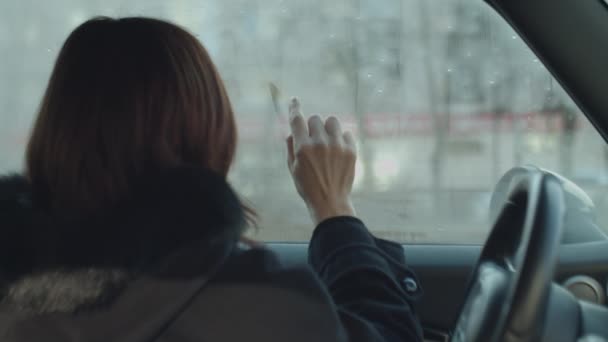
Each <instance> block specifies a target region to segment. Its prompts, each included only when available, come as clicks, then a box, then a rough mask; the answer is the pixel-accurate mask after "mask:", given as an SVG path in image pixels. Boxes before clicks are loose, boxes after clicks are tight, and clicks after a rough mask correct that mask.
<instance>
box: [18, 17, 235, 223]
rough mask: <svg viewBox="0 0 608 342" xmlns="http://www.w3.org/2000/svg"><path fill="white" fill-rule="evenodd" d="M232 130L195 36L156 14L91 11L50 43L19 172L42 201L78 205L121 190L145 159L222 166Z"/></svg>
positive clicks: (88, 205) (107, 199) (229, 154)
mask: <svg viewBox="0 0 608 342" xmlns="http://www.w3.org/2000/svg"><path fill="white" fill-rule="evenodd" d="M236 139H237V132H236V126H235V122H234V116H233V112H232V108H231V105H230V102H229V100H228V96H227V94H226V91H225V88H224V85H223V83H222V81H221V79H220V76H219V74H218V72H217V70H216V68H215V66H214V65H213V63H212V61H211V59H210V57H209V55H208V53H207V52H206V51H205V49H204V48H203V46H202V45H201V44H200V43H199V42H198V40H197V39H196V38H195V37H193V36H192V35H191V34H190V33H188V32H187V31H185V30H184V29H181V28H180V27H178V26H175V25H173V24H170V23H167V22H164V21H160V20H155V19H147V18H124V19H110V18H95V19H92V20H89V21H87V22H85V23H84V24H82V25H81V26H79V27H78V28H76V29H75V30H74V31H73V32H72V34H71V35H70V36H69V37H68V39H67V40H66V42H65V43H64V45H63V48H62V49H61V52H60V53H59V57H58V59H57V62H56V64H55V68H54V70H53V72H52V75H51V78H50V81H49V84H48V87H47V89H46V93H45V94H44V98H43V100H42V103H41V107H40V111H39V113H38V118H37V120H36V122H35V125H34V128H33V131H32V135H31V138H30V141H29V146H28V150H27V156H26V174H27V176H28V178H29V180H30V182H31V184H32V188H33V189H34V192H35V193H36V194H37V195H38V196H39V197H41V198H43V199H45V201H46V202H47V203H48V204H49V205H50V207H51V208H53V209H54V210H58V211H65V212H66V213H68V212H71V213H74V212H79V213H84V212H89V211H93V210H97V209H100V208H103V207H105V206H107V205H109V204H112V203H113V202H115V201H117V200H120V199H121V198H122V197H123V196H125V195H126V194H128V192H129V191H130V187H131V185H132V182H133V181H134V180H135V179H137V177H138V175H140V174H141V173H142V172H144V171H146V169H147V168H156V167H161V168H163V167H174V166H176V167H178V166H180V165H191V166H192V165H193V166H200V167H204V168H208V169H211V170H213V171H215V172H217V173H219V174H221V175H223V176H226V174H227V173H228V171H229V168H230V165H231V164H232V161H233V157H234V153H235V147H236Z"/></svg>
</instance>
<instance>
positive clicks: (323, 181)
mask: <svg viewBox="0 0 608 342" xmlns="http://www.w3.org/2000/svg"><path fill="white" fill-rule="evenodd" d="M289 117H290V125H291V135H290V136H289V137H288V138H287V150H288V156H289V157H288V165H289V171H290V172H291V176H292V177H293V180H294V183H295V185H296V189H297V190H298V193H299V194H300V196H302V199H304V202H305V203H306V205H307V207H308V210H309V211H310V214H311V216H312V218H313V220H314V222H315V224H319V223H321V222H322V221H323V220H325V219H328V218H331V217H335V216H355V209H354V208H353V205H352V203H351V199H350V193H351V190H352V187H353V181H354V179H355V161H356V159H357V151H356V143H355V140H354V138H353V136H352V134H351V133H350V132H344V133H343V132H342V128H341V127H340V122H339V121H338V119H336V118H335V117H330V118H329V119H327V120H326V121H325V123H323V121H322V120H321V118H320V117H319V116H317V115H314V116H311V117H310V119H309V120H308V125H307V124H306V121H305V120H304V117H303V116H302V113H301V112H300V103H299V101H298V100H297V99H296V98H294V99H292V100H291V103H290V104H289Z"/></svg>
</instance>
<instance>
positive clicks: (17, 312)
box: [0, 168, 422, 342]
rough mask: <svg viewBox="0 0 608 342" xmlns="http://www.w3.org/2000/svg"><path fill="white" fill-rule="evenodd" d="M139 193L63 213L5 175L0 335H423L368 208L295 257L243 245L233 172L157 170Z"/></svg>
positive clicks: (53, 338)
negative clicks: (365, 215) (304, 256)
mask: <svg viewBox="0 0 608 342" xmlns="http://www.w3.org/2000/svg"><path fill="white" fill-rule="evenodd" d="M132 193H133V195H132V196H131V197H130V198H128V199H125V200H123V201H121V202H120V203H119V204H117V205H116V206H115V207H113V208H112V209H108V210H106V211H104V212H100V213H96V214H92V215H86V217H85V218H82V217H81V216H84V215H73V217H71V218H67V217H65V215H63V216H62V217H58V216H57V215H54V214H53V213H52V211H51V210H49V209H48V208H46V207H45V205H43V204H42V203H44V201H41V200H38V199H37V198H38V197H37V195H34V194H32V191H31V189H30V187H29V186H28V183H27V182H26V180H25V179H24V178H23V177H21V176H19V175H14V176H8V177H3V178H0V234H1V236H2V239H0V341H3V342H17V341H19V342H21V341H46V342H59V341H62V342H63V341H66V342H68V341H69V342H72V341H74V342H75V341H129V342H137V341H142V342H144V341H146V342H149V341H159V342H160V341H167V342H169V341H203V342H204V341H269V342H273V341H421V340H422V338H421V328H420V326H419V323H418V321H417V318H416V316H415V314H414V313H413V312H412V307H411V305H410V301H411V300H412V299H413V298H414V297H416V296H418V295H419V294H420V289H419V288H416V286H415V285H416V284H415V283H412V281H411V280H415V276H414V275H413V274H412V273H411V272H410V271H409V270H408V269H407V268H405V266H404V265H405V260H404V257H403V251H402V249H401V246H400V245H398V244H395V243H392V242H388V241H384V240H380V239H376V238H374V237H373V236H372V235H371V234H370V233H369V232H368V230H367V229H366V227H365V226H364V224H363V223H362V222H361V221H359V220H358V219H356V218H351V217H339V218H333V219H329V220H327V221H325V222H323V223H321V224H320V225H319V226H318V227H317V228H316V229H315V231H314V234H313V237H312V240H311V243H310V246H309V264H310V265H303V266H301V267H294V268H285V267H282V266H281V264H280V262H279V260H278V259H277V256H276V255H275V254H274V253H273V252H271V251H269V250H267V249H264V248H244V247H242V246H240V245H239V243H238V238H239V236H240V235H241V234H242V232H243V230H244V227H245V220H244V215H243V211H242V209H241V207H240V204H239V201H238V199H237V197H236V195H235V194H234V192H233V191H232V190H231V188H230V187H229V186H228V184H226V182H225V181H224V180H223V179H222V178H221V177H218V176H216V175H214V174H212V173H210V172H207V171H204V170H200V169H196V168H179V169H172V170H164V171H159V172H153V173H152V172H151V173H150V174H148V175H146V176H145V177H141V178H140V180H139V183H138V185H137V186H135V187H134V189H133V191H132ZM71 216H72V215H71ZM405 279H409V280H408V281H405V282H404V280H405ZM406 285H407V286H406Z"/></svg>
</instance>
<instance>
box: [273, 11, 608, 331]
mask: <svg viewBox="0 0 608 342" xmlns="http://www.w3.org/2000/svg"><path fill="white" fill-rule="evenodd" d="M488 5H490V6H492V7H493V8H494V9H495V10H496V11H497V12H498V13H500V15H501V16H502V17H503V18H504V20H505V21H507V22H508V23H509V24H510V25H511V26H512V27H513V28H514V29H515V30H516V32H517V33H518V34H519V35H520V36H521V37H522V39H524V40H525V42H526V43H527V44H528V45H529V47H530V48H531V49H532V50H533V51H534V53H535V54H536V55H537V56H538V57H539V58H540V59H541V60H542V62H543V63H544V65H545V66H546V67H547V69H548V70H550V71H551V73H552V74H553V75H554V77H555V78H556V79H557V80H558V81H559V82H560V84H561V85H562V86H563V87H564V89H565V90H566V91H567V92H568V94H569V95H570V96H571V97H572V99H573V100H574V101H575V102H576V104H577V105H578V106H579V107H580V108H581V110H582V112H583V113H584V114H585V115H586V116H587V117H588V119H589V120H590V122H591V123H592V124H593V125H594V126H595V128H596V129H597V130H598V132H599V133H600V134H601V135H602V136H603V137H604V138H606V137H607V136H608V96H606V89H608V68H607V67H606V66H607V65H608V64H607V61H608V44H606V42H608V41H607V40H606V38H605V37H607V36H608V3H607V2H604V1H600V0H597V1H568V0H552V1H549V0H531V1H508V0H489V1H488ZM560 178H561V177H560V176H559V175H558V176H556V175H554V174H552V173H551V172H550V171H546V170H541V169H536V168H533V167H531V168H514V169H512V170H511V171H509V172H508V173H507V174H506V175H505V176H504V178H503V179H501V181H500V182H499V184H498V186H497V187H496V188H495V193H494V196H495V197H498V198H496V199H494V198H493V201H494V202H500V203H502V204H500V205H499V204H496V205H497V206H500V207H501V209H499V210H497V211H498V212H499V213H498V214H497V215H496V217H497V220H496V221H495V223H494V226H493V227H492V230H491V234H490V235H489V237H488V239H487V241H486V242H485V244H484V245H483V246H476V245H457V246H454V245H407V244H406V245H405V246H404V247H405V254H406V260H407V261H408V264H409V266H410V267H411V268H412V269H414V270H415V271H416V272H417V274H418V276H419V278H420V283H421V284H422V286H423V288H424V291H425V294H424V296H423V298H422V299H421V300H420V302H419V303H418V305H417V310H418V312H419V314H420V317H421V320H422V322H423V325H424V328H425V334H427V336H428V337H427V338H428V340H429V341H448V340H450V341H498V340H500V336H502V335H500V334H501V333H502V332H504V331H509V332H510V335H506V336H508V337H505V338H504V340H505V341H554V342H557V341H564V342H565V341H576V340H577V339H578V338H580V337H583V336H587V335H595V336H600V337H603V338H605V339H608V308H607V307H606V306H605V296H606V290H607V289H608V288H607V285H608V283H607V281H608V239H607V236H606V235H605V234H604V233H602V232H601V231H599V230H598V228H597V227H596V226H594V225H586V224H584V223H582V222H583V221H584V220H572V221H569V222H567V224H566V219H565V217H566V216H568V215H570V211H571V210H575V211H576V210H582V212H585V213H587V214H589V213H590V212H592V211H593V210H594V208H592V207H589V208H587V209H583V208H582V206H584V204H583V203H582V202H584V195H583V197H582V198H579V197H577V194H578V192H577V191H572V189H576V188H577V187H576V185H574V184H572V183H570V182H569V181H567V180H564V179H561V180H560ZM567 183H570V184H569V185H565V184H567ZM570 196H572V198H567V197H570ZM574 198H576V199H574ZM581 201H582V202H581ZM575 202H579V204H578V205H577V204H575ZM562 230H563V232H562ZM562 236H563V237H562ZM270 246H271V248H273V249H274V250H276V251H277V252H278V253H279V254H280V255H281V256H282V257H283V258H284V260H285V262H286V263H288V264H291V263H294V264H295V263H302V262H304V260H306V245H304V244H270Z"/></svg>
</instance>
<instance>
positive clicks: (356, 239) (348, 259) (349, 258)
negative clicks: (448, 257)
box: [309, 217, 422, 341]
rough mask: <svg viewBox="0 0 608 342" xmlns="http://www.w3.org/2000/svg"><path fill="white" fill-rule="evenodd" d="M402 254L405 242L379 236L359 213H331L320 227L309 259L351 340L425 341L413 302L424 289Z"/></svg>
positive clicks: (311, 247) (316, 232) (311, 246)
mask: <svg viewBox="0 0 608 342" xmlns="http://www.w3.org/2000/svg"><path fill="white" fill-rule="evenodd" d="M389 244H390V246H389ZM383 247H384V248H390V251H389V250H385V249H383ZM397 251H398V252H399V254H398V255H394V254H397V253H394V252H397ZM403 259H404V258H403V250H402V248H401V246H400V245H398V244H395V243H391V242H387V241H381V240H378V239H376V238H374V237H373V236H372V235H371V234H370V233H369V231H368V230H367V228H366V227H365V225H364V224H363V222H361V221H360V220H358V219H356V218H354V217H334V218H330V219H328V220H325V221H323V222H322V223H321V224H320V225H319V226H318V227H317V228H316V230H315V232H314V234H313V238H312V240H311V243H310V247H309V262H310V264H311V265H312V267H313V269H314V270H315V271H316V272H317V274H318V275H319V277H320V278H321V281H322V282H323V283H324V284H325V285H326V286H327V288H328V290H329V293H330V295H331V297H332V299H333V301H334V303H335V304H336V306H337V308H338V313H339V315H340V318H341V320H342V322H343V324H344V327H345V329H346V331H347V332H348V334H349V336H350V340H351V341H422V329H421V327H420V324H419V322H418V319H417V317H416V315H415V313H414V311H413V309H412V306H411V302H412V300H413V299H415V298H417V297H418V296H419V295H420V294H421V289H420V287H419V284H418V281H417V279H416V277H415V275H414V274H413V273H412V272H411V271H410V270H408V269H407V268H406V267H405V261H404V260H403ZM406 279H409V280H407V282H408V283H409V287H408V286H407V285H406ZM413 284H415V286H412V285H413Z"/></svg>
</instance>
